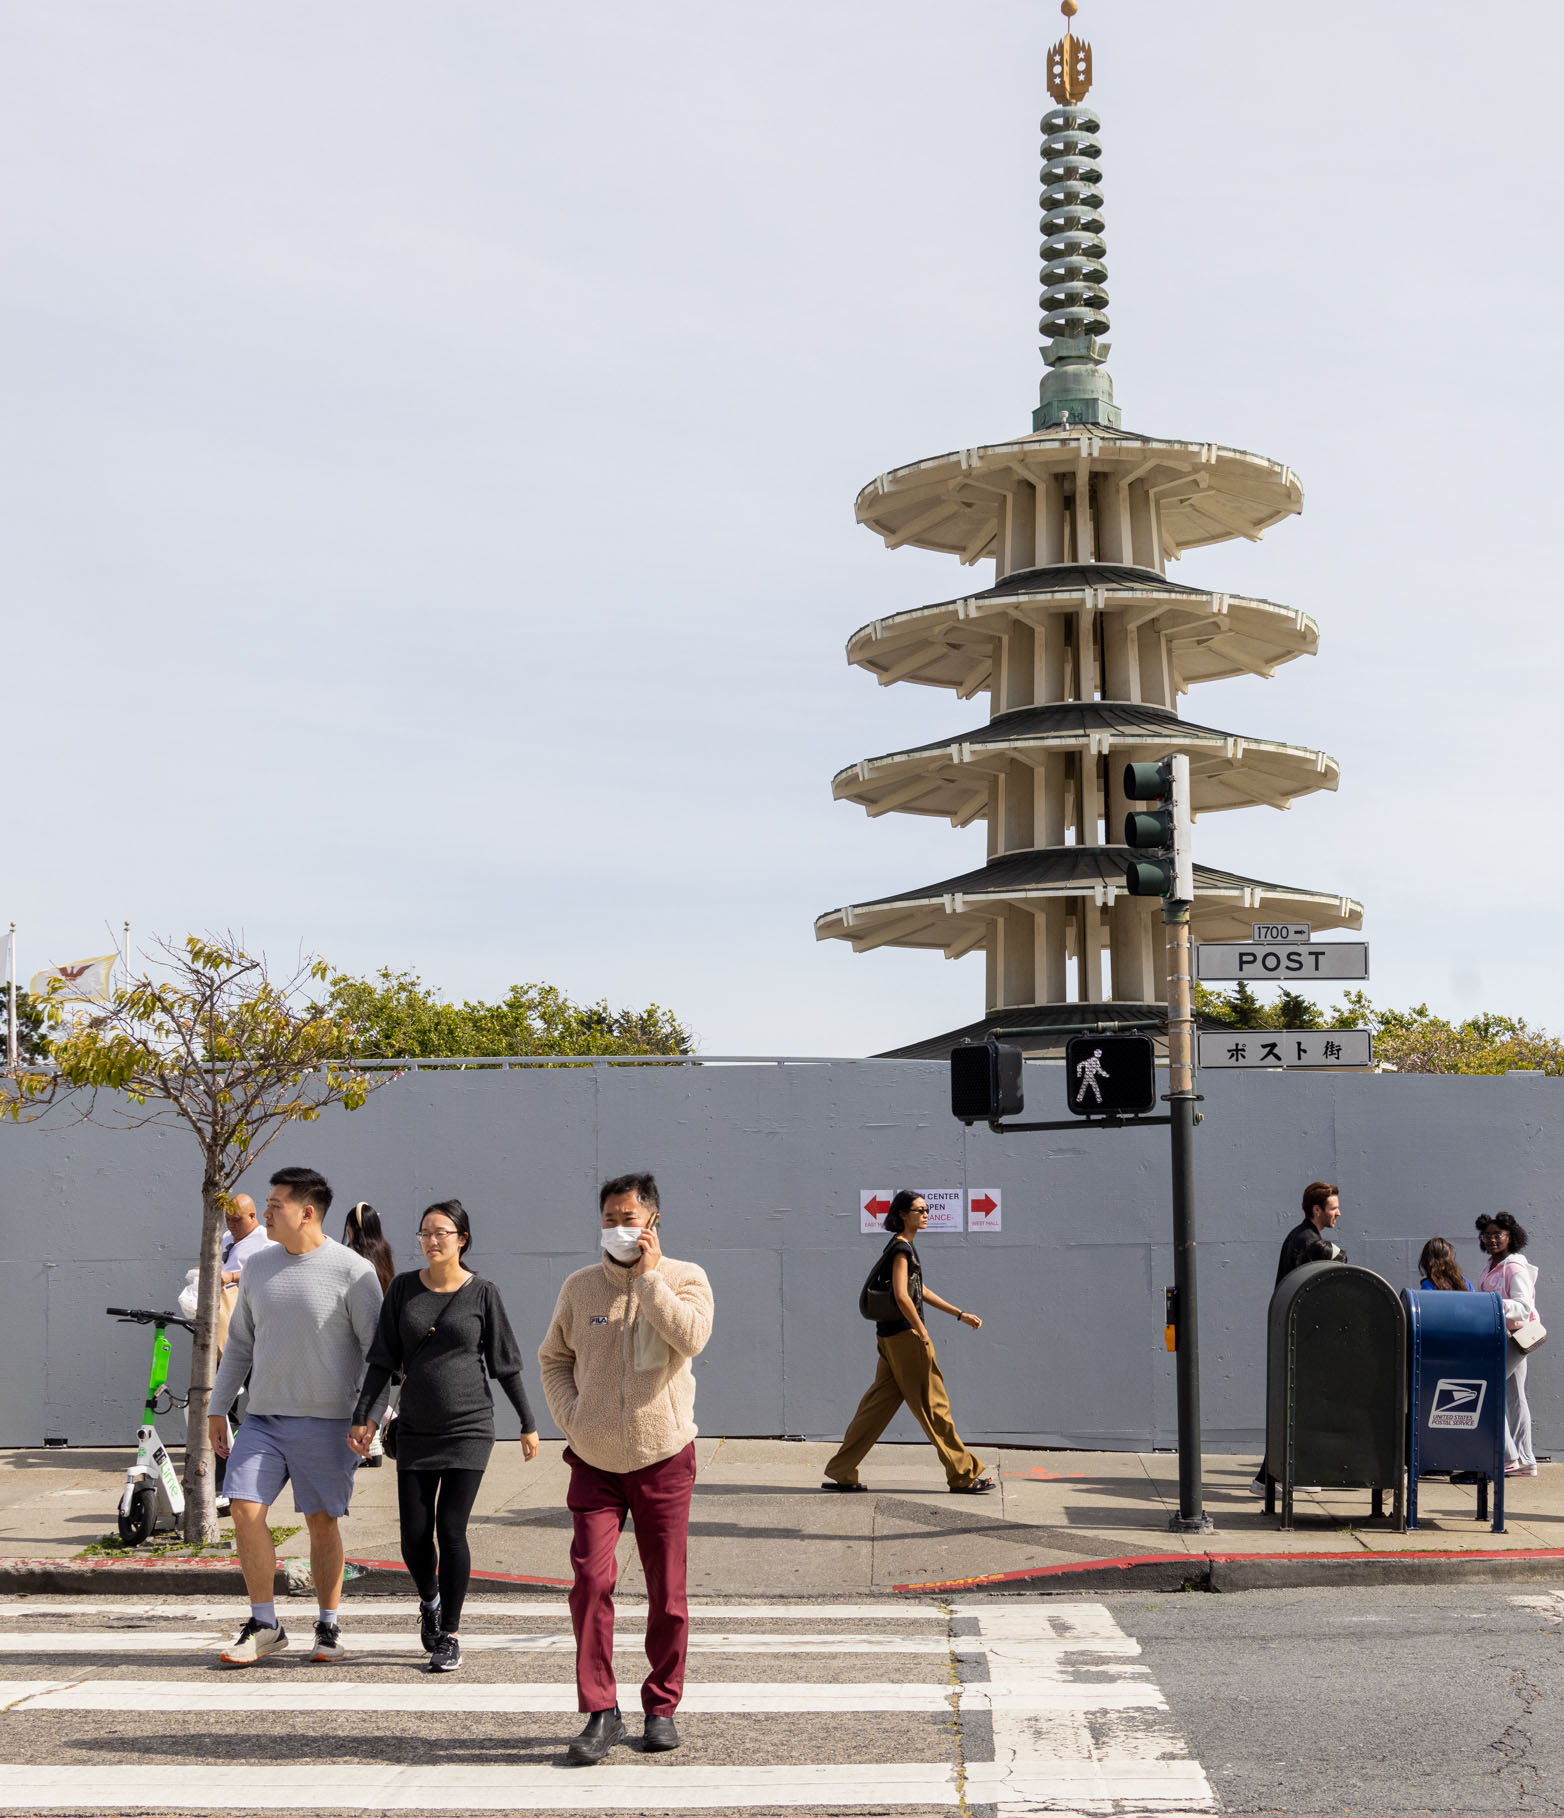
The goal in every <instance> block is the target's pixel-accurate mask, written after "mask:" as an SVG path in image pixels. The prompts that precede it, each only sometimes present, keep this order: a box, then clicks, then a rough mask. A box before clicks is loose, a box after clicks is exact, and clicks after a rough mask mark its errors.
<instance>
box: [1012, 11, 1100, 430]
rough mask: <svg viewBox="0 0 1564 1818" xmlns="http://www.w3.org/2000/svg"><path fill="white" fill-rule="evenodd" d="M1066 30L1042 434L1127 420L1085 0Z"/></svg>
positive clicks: (1052, 188)
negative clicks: (1081, 32)
mask: <svg viewBox="0 0 1564 1818" xmlns="http://www.w3.org/2000/svg"><path fill="white" fill-rule="evenodd" d="M1059 10H1060V11H1061V12H1062V13H1063V14H1064V20H1065V25H1064V36H1063V38H1061V39H1060V40H1059V42H1058V43H1057V44H1055V45H1053V46H1051V47H1050V49H1049V52H1048V92H1049V94H1050V95H1051V96H1052V97H1053V99H1054V100H1055V101H1056V102H1058V103H1059V105H1058V106H1057V107H1055V108H1054V109H1053V110H1052V111H1051V112H1050V113H1047V114H1045V115H1044V116H1043V123H1042V132H1043V170H1042V178H1043V194H1042V207H1043V218H1042V230H1043V248H1042V251H1043V264H1042V296H1041V299H1040V301H1041V303H1042V310H1043V314H1042V320H1041V322H1040V323H1039V327H1040V328H1041V330H1042V333H1043V336H1044V342H1043V350H1042V351H1043V363H1044V364H1045V365H1046V366H1047V367H1048V372H1047V373H1046V374H1045V375H1044V378H1043V384H1042V392H1041V397H1040V400H1039V403H1038V407H1037V409H1036V410H1035V411H1034V412H1033V414H1032V428H1033V429H1034V430H1044V429H1055V428H1059V427H1067V426H1068V425H1070V424H1073V423H1103V424H1106V425H1108V426H1109V427H1110V428H1117V427H1118V424H1119V411H1118V407H1117V406H1116V405H1115V404H1114V402H1113V380H1112V379H1111V378H1109V376H1108V373H1107V370H1106V366H1105V362H1106V360H1107V358H1108V343H1107V342H1106V341H1104V340H1103V339H1102V338H1101V337H1102V336H1103V335H1105V334H1106V333H1107V332H1108V268H1107V265H1106V263H1105V260H1106V258H1107V247H1106V245H1105V244H1104V241H1103V237H1102V236H1103V218H1102V169H1101V165H1100V162H1099V160H1100V159H1101V157H1102V146H1101V144H1100V143H1099V140H1100V137H1101V133H1102V122H1101V121H1100V120H1099V119H1098V118H1097V116H1096V114H1095V113H1093V112H1092V110H1091V109H1090V108H1087V107H1083V106H1082V105H1081V103H1082V102H1083V101H1084V100H1085V99H1086V96H1087V94H1088V93H1089V92H1090V90H1091V85H1092V47H1091V46H1090V45H1089V44H1088V43H1086V42H1085V40H1084V39H1081V38H1077V37H1076V36H1075V34H1074V33H1073V32H1072V31H1071V29H1070V21H1071V20H1072V19H1073V18H1074V17H1075V15H1076V13H1077V12H1079V10H1080V0H1063V4H1062V5H1061V6H1060V9H1059Z"/></svg>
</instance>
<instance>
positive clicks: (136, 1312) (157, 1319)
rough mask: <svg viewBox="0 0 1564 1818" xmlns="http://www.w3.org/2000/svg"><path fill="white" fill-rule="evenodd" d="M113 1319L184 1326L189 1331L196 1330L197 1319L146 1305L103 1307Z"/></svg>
mask: <svg viewBox="0 0 1564 1818" xmlns="http://www.w3.org/2000/svg"><path fill="white" fill-rule="evenodd" d="M103 1311H104V1312H105V1313H107V1314H108V1315H109V1317H110V1318H111V1319H121V1320H126V1321H128V1322H130V1323H131V1324H133V1325H138V1326H154V1325H156V1326H183V1327H184V1328H185V1330H186V1331H187V1332H191V1333H193V1332H194V1331H195V1321H194V1320H193V1319H186V1318H185V1316H184V1314H183V1313H153V1312H151V1311H150V1310H149V1309H148V1308H146V1307H105V1308H104V1309H103Z"/></svg>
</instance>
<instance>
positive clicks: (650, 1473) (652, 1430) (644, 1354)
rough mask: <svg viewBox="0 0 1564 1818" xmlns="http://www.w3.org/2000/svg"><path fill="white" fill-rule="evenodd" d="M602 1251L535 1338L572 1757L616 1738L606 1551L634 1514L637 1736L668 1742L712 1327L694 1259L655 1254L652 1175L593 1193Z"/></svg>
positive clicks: (611, 1570)
mask: <svg viewBox="0 0 1564 1818" xmlns="http://www.w3.org/2000/svg"><path fill="white" fill-rule="evenodd" d="M598 1215H599V1220H600V1223H601V1225H602V1231H601V1234H600V1238H599V1241H600V1243H601V1246H602V1250H603V1256H602V1259H601V1260H600V1261H599V1262H597V1263H594V1264H593V1265H592V1266H591V1267H590V1268H587V1269H578V1270H577V1271H576V1272H575V1274H574V1275H571V1276H568V1277H567V1278H566V1280H565V1284H564V1286H563V1287H562V1288H561V1289H560V1291H559V1302H558V1304H557V1305H556V1306H555V1308H554V1318H553V1320H552V1322H551V1323H550V1325H549V1330H548V1336H547V1337H546V1338H545V1339H544V1340H543V1343H542V1345H541V1346H540V1347H539V1349H538V1366H539V1370H540V1373H541V1377H542V1382H543V1394H544V1396H545V1398H546V1399H547V1401H548V1407H549V1412H550V1413H551V1414H552V1415H553V1416H554V1422H555V1425H556V1426H558V1427H559V1429H560V1431H561V1432H562V1433H563V1434H564V1435H565V1438H566V1439H567V1440H568V1441H569V1443H568V1445H567V1446H566V1447H565V1459H566V1462H567V1463H568V1464H569V1466H570V1492H569V1495H568V1497H567V1498H566V1500H567V1502H568V1504H569V1507H570V1512H571V1515H572V1516H573V1518H574V1530H575V1531H574V1537H573V1539H572V1541H571V1545H570V1566H571V1571H572V1574H573V1576H574V1583H573V1585H572V1587H571V1592H570V1619H571V1623H572V1626H573V1627H574V1629H575V1635H576V1692H577V1698H578V1703H579V1706H580V1709H581V1710H582V1711H583V1712H584V1713H585V1714H586V1717H587V1723H586V1727H585V1729H583V1730H582V1732H581V1734H580V1735H579V1736H577V1737H576V1738H575V1740H574V1741H573V1742H572V1743H571V1745H570V1751H569V1753H570V1759H571V1760H572V1761H573V1762H575V1763H576V1764H577V1765H578V1766H581V1767H590V1766H592V1765H593V1764H594V1763H596V1762H599V1761H601V1760H603V1758H604V1757H605V1756H606V1755H607V1754H608V1752H609V1750H610V1749H611V1748H613V1747H614V1745H615V1744H616V1743H619V1742H624V1741H626V1740H627V1739H628V1736H627V1731H626V1729H625V1725H624V1719H623V1718H622V1717H621V1716H620V1714H619V1693H618V1687H617V1686H616V1684H615V1681H614V1583H615V1579H616V1576H617V1567H616V1564H615V1557H614V1552H615V1548H616V1547H617V1545H618V1543H619V1536H620V1534H621V1533H622V1532H623V1531H624V1524H625V1517H626V1516H627V1515H629V1516H633V1517H634V1520H635V1544H636V1550H637V1552H638V1553H639V1554H640V1556H641V1570H642V1571H643V1573H644V1574H645V1577H646V1601H647V1614H646V1657H647V1660H648V1662H649V1663H650V1665H651V1671H650V1673H649V1674H648V1675H647V1677H646V1680H645V1682H644V1684H643V1685H642V1687H641V1706H642V1709H643V1711H644V1712H645V1717H646V1725H645V1731H644V1735H643V1740H642V1747H643V1748H645V1749H647V1750H651V1751H660V1750H663V1749H676V1748H677V1747H678V1746H679V1733H678V1731H677V1730H676V1729H675V1727H674V1721H673V1714H674V1712H675V1711H676V1710H677V1709H678V1707H679V1699H680V1697H681V1696H682V1694H683V1691H684V1658H685V1652H686V1649H687V1645H688V1640H689V1626H690V1623H689V1608H688V1605H687V1603H686V1599H685V1555H686V1550H687V1547H688V1544H689V1530H690V1492H691V1491H692V1490H693V1488H694V1486H695V1434H696V1426H695V1419H694V1414H695V1373H694V1371H693V1370H692V1369H691V1368H690V1362H691V1359H692V1358H695V1357H698V1356H699V1355H700V1353H701V1352H702V1351H703V1350H704V1349H705V1346H706V1341H707V1340H708V1339H709V1338H710V1337H711V1322H712V1295H711V1283H710V1282H709V1281H708V1280H707V1279H706V1271H705V1270H704V1269H701V1268H698V1267H697V1266H696V1264H694V1263H687V1262H677V1261H675V1260H674V1258H673V1257H671V1256H665V1255H664V1254H663V1250H662V1245H661V1243H660V1241H659V1239H658V1236H657V1227H658V1224H659V1223H660V1214H659V1210H658V1194H657V1182H656V1181H655V1180H654V1179H653V1178H652V1176H651V1175H650V1174H621V1175H619V1176H617V1177H616V1178H615V1179H613V1180H606V1181H604V1182H603V1185H602V1187H601V1188H600V1189H599V1191H598Z"/></svg>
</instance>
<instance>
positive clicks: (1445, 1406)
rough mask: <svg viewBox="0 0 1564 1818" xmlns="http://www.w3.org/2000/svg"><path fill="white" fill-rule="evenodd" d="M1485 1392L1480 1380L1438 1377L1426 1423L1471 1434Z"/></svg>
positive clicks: (1485, 1386) (1481, 1408)
mask: <svg viewBox="0 0 1564 1818" xmlns="http://www.w3.org/2000/svg"><path fill="white" fill-rule="evenodd" d="M1487 1393H1488V1384H1487V1382H1486V1381H1485V1380H1484V1379H1482V1378H1480V1377H1468V1376H1441V1377H1440V1379H1439V1381H1438V1382H1436V1383H1435V1384H1434V1405H1433V1408H1432V1409H1431V1410H1430V1412H1429V1416H1428V1424H1429V1425H1430V1426H1431V1427H1456V1428H1459V1429H1461V1430H1462V1431H1464V1432H1470V1431H1471V1430H1472V1429H1473V1428H1474V1427H1475V1426H1476V1425H1477V1419H1478V1416H1479V1415H1480V1414H1481V1413H1482V1411H1483V1397H1484V1396H1485V1395H1486V1394H1487Z"/></svg>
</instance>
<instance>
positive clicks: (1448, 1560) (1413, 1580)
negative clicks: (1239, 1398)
mask: <svg viewBox="0 0 1564 1818" xmlns="http://www.w3.org/2000/svg"><path fill="white" fill-rule="evenodd" d="M1561 1577H1564V1547H1532V1548H1522V1547H1516V1548H1514V1549H1513V1550H1510V1549H1495V1550H1491V1551H1487V1552H1478V1551H1475V1550H1465V1551H1462V1552H1443V1553H1441V1552H1432V1551H1430V1552H1410V1551H1409V1552H1402V1553H1368V1552H1361V1551H1360V1552H1353V1553H1137V1554H1131V1555H1129V1556H1128V1557H1126V1558H1121V1559H1085V1560H1082V1561H1081V1562H1080V1563H1079V1564H1078V1565H1077V1564H1070V1565H1054V1566H1035V1567H1033V1568H1031V1569H1030V1570H1024V1571H1019V1572H987V1573H983V1574H981V1575H979V1576H977V1577H973V1578H945V1579H939V1580H935V1581H933V1582H929V1583H924V1584H898V1585H895V1586H893V1587H892V1588H893V1589H894V1590H896V1591H899V1592H902V1593H904V1594H907V1595H914V1596H929V1595H931V1594H938V1593H940V1592H948V1591H951V1592H953V1591H969V1592H970V1591H995V1592H1001V1593H1002V1592H1005V1591H1024V1590H1037V1591H1046V1592H1050V1593H1052V1592H1058V1593H1060V1594H1068V1593H1074V1592H1079V1591H1291V1590H1308V1589H1310V1588H1313V1587H1318V1588H1321V1589H1324V1588H1336V1587H1339V1586H1344V1585H1345V1586H1354V1585H1362V1586H1365V1587H1369V1586H1375V1585H1384V1584H1495V1583H1503V1582H1506V1581H1513V1580H1517V1579H1518V1580H1521V1581H1523V1582H1525V1583H1535V1582H1539V1581H1547V1580H1550V1579H1552V1580H1556V1579H1559V1578H1561Z"/></svg>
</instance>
